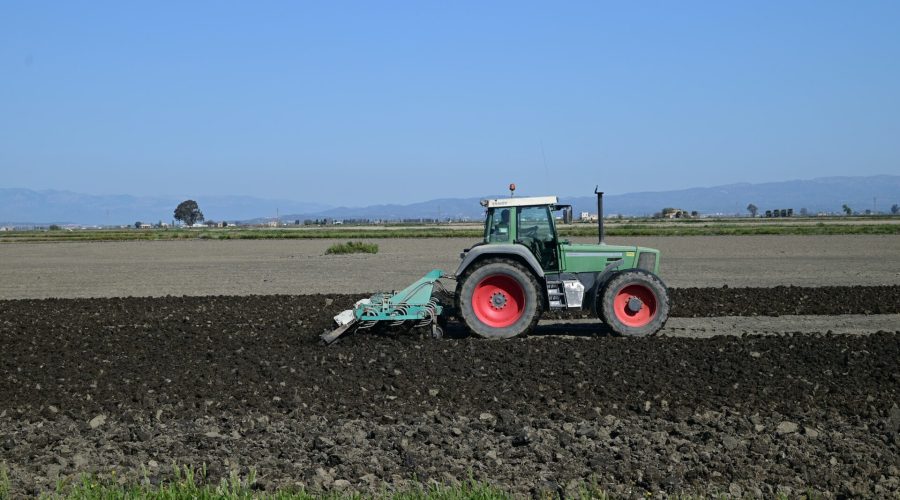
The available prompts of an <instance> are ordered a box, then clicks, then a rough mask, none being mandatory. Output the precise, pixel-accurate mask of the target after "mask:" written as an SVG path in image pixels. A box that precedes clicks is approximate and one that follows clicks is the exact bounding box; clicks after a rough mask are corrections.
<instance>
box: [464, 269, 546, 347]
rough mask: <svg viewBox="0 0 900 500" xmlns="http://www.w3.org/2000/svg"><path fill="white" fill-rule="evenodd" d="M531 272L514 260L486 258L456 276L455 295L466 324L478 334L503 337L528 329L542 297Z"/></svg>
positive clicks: (539, 312)
mask: <svg viewBox="0 0 900 500" xmlns="http://www.w3.org/2000/svg"><path fill="white" fill-rule="evenodd" d="M539 293H540V286H539V284H538V281H537V279H536V278H535V277H534V275H533V274H532V273H531V272H530V271H529V270H528V269H526V268H525V267H524V266H523V265H521V264H519V263H518V262H516V261H514V260H507V259H486V260H484V261H482V262H480V263H477V264H474V265H473V266H472V267H471V268H470V269H469V270H468V271H466V273H465V274H464V275H463V276H462V277H461V278H460V279H459V281H458V284H457V289H456V296H457V300H458V303H459V315H460V316H461V317H462V320H463V322H465V324H466V327H468V329H469V330H470V331H471V332H472V333H474V334H475V335H478V336H480V337H484V338H488V339H506V338H510V337H515V336H516V335H521V334H523V333H525V332H528V331H529V330H531V329H532V328H534V325H535V324H536V323H537V321H538V318H540V316H541V309H542V304H543V301H542V300H541V299H542V297H541V296H540V295H539Z"/></svg>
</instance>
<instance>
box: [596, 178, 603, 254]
mask: <svg viewBox="0 0 900 500" xmlns="http://www.w3.org/2000/svg"><path fill="white" fill-rule="evenodd" d="M599 188H600V185H599V184H598V185H597V186H596V187H594V194H596V195H597V234H598V236H599V237H600V244H601V245H602V244H603V240H604V239H606V235H605V234H604V232H603V191H598V189H599Z"/></svg>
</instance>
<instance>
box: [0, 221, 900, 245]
mask: <svg viewBox="0 0 900 500" xmlns="http://www.w3.org/2000/svg"><path fill="white" fill-rule="evenodd" d="M559 233H560V236H561V237H563V238H566V237H588V236H597V227H596V226H575V227H571V226H569V227H562V228H560V230H559ZM606 234H607V236H625V237H627V236H756V235H796V236H824V235H857V234H881V235H897V234H900V224H858V225H855V224H824V223H820V224H815V225H785V224H761V225H748V224H704V225H697V224H684V225H680V224H679V225H668V226H660V225H654V224H622V225H609V226H607V228H606ZM483 235H484V233H483V231H482V230H481V229H446V228H440V227H426V228H401V229H392V228H384V229H367V228H359V229H341V230H336V229H299V230H298V229H245V228H235V229H230V228H222V229H200V230H194V229H182V230H165V229H163V230H136V229H135V230H112V229H98V230H78V231H10V232H5V233H3V234H2V235H0V242H5V243H12V242H43V241H51V242H52V241H157V240H266V239H377V238H470V239H481V238H482V237H483Z"/></svg>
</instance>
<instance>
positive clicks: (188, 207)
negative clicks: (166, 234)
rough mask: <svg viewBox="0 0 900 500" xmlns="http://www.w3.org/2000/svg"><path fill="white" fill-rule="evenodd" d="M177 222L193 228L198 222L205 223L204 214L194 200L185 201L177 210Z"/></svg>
mask: <svg viewBox="0 0 900 500" xmlns="http://www.w3.org/2000/svg"><path fill="white" fill-rule="evenodd" d="M175 220H180V221H181V222H184V225H185V226H193V225H194V224H196V223H197V222H203V212H201V211H200V207H199V206H198V205H197V202H196V201H194V200H185V201H182V202H181V203H179V204H178V207H177V208H176V209H175Z"/></svg>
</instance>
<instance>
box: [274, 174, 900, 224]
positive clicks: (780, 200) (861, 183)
mask: <svg viewBox="0 0 900 500" xmlns="http://www.w3.org/2000/svg"><path fill="white" fill-rule="evenodd" d="M533 194H547V195H551V194H557V193H533ZM500 196H507V195H506V194H503V195H483V196H480V197H476V198H451V199H439V200H431V201H426V202H421V203H413V204H410V205H372V206H368V207H355V208H348V207H338V208H332V209H330V210H325V211H321V212H316V213H312V214H292V215H289V216H285V217H284V219H285V220H294V219H306V218H324V217H329V218H333V219H353V218H356V219H359V218H362V219H383V220H396V219H414V218H419V217H425V218H437V217H441V218H447V217H452V218H454V219H462V218H466V217H468V218H469V219H472V220H480V219H481V218H482V215H483V213H484V210H483V209H482V208H481V205H479V201H480V200H482V199H484V198H495V197H500ZM873 198H875V199H876V200H877V209H878V210H879V211H882V212H887V211H889V210H890V207H891V205H892V204H894V203H900V176H895V175H878V176H873V177H823V178H819V179H812V180H797V181H784V182H767V183H763V184H749V183H741V184H728V185H724V186H714V187H701V188H691V189H682V190H678V191H661V192H642V193H627V194H614V195H607V196H604V198H603V208H604V212H605V213H606V214H623V215H652V214H654V213H656V212H659V211H661V210H662V209H663V208H665V207H675V208H682V209H685V210H689V211H693V210H696V211H698V212H700V213H702V214H724V215H734V214H736V213H742V214H746V213H747V205H749V204H751V203H752V204H754V205H756V206H757V207H758V208H759V210H760V213H764V212H765V211H766V210H773V209H782V208H793V209H794V212H795V213H799V211H800V209H801V208H806V209H807V210H808V211H809V212H810V213H817V212H840V211H841V206H842V205H843V204H847V205H849V206H850V207H851V208H852V209H854V210H857V211H860V212H862V211H864V210H867V209H869V210H871V209H872V208H873ZM560 202H561V203H566V204H570V205H572V207H573V210H574V212H575V216H576V217H577V216H578V214H579V213H580V212H591V213H596V212H597V197H596V196H595V195H593V194H591V195H588V196H577V197H573V196H561V197H560Z"/></svg>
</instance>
